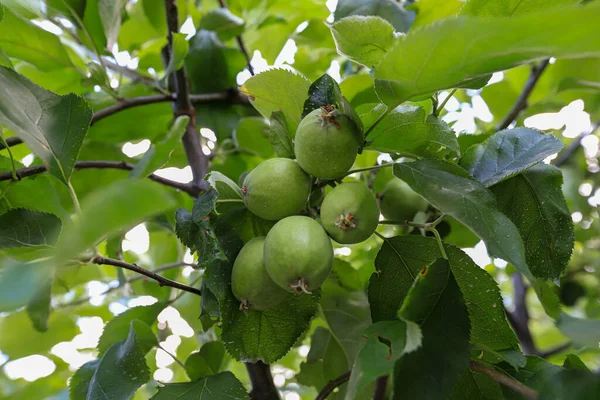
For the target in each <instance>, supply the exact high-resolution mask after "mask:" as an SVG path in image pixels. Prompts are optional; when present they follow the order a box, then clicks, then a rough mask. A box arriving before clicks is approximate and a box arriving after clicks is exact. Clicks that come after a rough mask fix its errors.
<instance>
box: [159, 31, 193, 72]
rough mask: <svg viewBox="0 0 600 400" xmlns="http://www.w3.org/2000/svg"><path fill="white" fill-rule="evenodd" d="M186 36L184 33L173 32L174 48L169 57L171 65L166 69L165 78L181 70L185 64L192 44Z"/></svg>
mask: <svg viewBox="0 0 600 400" xmlns="http://www.w3.org/2000/svg"><path fill="white" fill-rule="evenodd" d="M185 37H186V35H185V34H183V33H174V34H173V50H172V53H171V58H170V59H169V65H167V68H166V69H165V73H164V79H165V80H166V79H167V77H168V76H169V75H170V74H171V73H172V72H175V71H179V70H180V69H181V67H183V65H184V62H185V58H186V57H187V55H188V52H189V51H190V44H189V43H188V41H187V40H185Z"/></svg>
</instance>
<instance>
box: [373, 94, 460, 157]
mask: <svg viewBox="0 0 600 400" xmlns="http://www.w3.org/2000/svg"><path fill="white" fill-rule="evenodd" d="M368 139H369V140H372V141H373V143H372V144H371V146H372V148H373V149H375V150H379V151H383V152H387V153H401V154H408V155H412V156H419V157H435V158H444V157H446V156H447V155H451V156H456V155H460V148H459V146H458V141H457V140H456V134H455V133H454V131H453V130H452V128H450V127H449V126H448V124H446V123H445V122H444V121H442V120H439V119H437V118H436V117H434V116H433V115H431V114H429V115H428V114H427V112H425V110H424V109H423V108H422V107H419V106H400V107H398V108H396V109H395V110H394V111H392V112H391V113H390V114H389V115H388V116H387V117H385V119H383V120H382V121H381V123H379V124H378V125H377V126H376V127H375V128H374V129H373V131H372V132H371V133H370V135H369V137H368Z"/></svg>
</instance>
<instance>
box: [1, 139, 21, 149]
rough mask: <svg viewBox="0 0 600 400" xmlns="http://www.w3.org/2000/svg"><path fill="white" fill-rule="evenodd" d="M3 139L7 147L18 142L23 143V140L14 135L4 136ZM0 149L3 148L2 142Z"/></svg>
mask: <svg viewBox="0 0 600 400" xmlns="http://www.w3.org/2000/svg"><path fill="white" fill-rule="evenodd" d="M5 140H6V144H7V145H8V147H12V146H16V145H18V144H21V143H23V141H22V140H21V139H20V138H18V137H16V136H11V137H9V138H6V139H5ZM0 150H4V143H0Z"/></svg>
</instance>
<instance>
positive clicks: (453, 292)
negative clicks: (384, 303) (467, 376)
mask: <svg viewBox="0 0 600 400" xmlns="http://www.w3.org/2000/svg"><path fill="white" fill-rule="evenodd" d="M398 315H399V316H400V317H402V318H405V319H408V320H412V321H414V322H419V323H420V326H421V330H422V332H423V343H422V346H421V347H420V348H418V349H417V350H416V351H414V352H412V353H408V354H406V355H404V356H403V357H402V358H400V360H398V362H397V363H396V366H395V368H394V393H395V396H402V398H406V399H413V398H414V399H422V398H432V399H442V398H447V397H448V396H449V395H450V394H451V393H452V390H453V388H454V386H455V385H456V383H457V382H458V380H459V379H460V377H461V376H462V374H463V373H464V372H465V371H467V370H468V368H469V328H470V322H469V314H468V312H467V307H466V306H465V301H464V299H463V296H462V293H461V292H460V289H459V287H458V284H457V283H456V280H455V279H454V275H453V274H452V272H451V270H450V265H449V263H448V261H447V260H443V259H438V260H437V261H436V262H434V263H433V264H431V265H430V266H429V267H427V269H424V270H421V272H420V273H419V276H418V277H417V278H416V280H415V282H414V285H413V286H412V288H411V290H410V291H409V292H408V294H407V295H406V299H405V301H404V303H403V304H402V308H401V309H400V311H399V312H398ZM449 321H451V323H449Z"/></svg>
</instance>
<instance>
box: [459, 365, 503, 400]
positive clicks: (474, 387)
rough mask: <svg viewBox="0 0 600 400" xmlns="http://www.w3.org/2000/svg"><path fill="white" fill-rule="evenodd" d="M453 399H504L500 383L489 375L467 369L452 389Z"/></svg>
mask: <svg viewBox="0 0 600 400" xmlns="http://www.w3.org/2000/svg"><path fill="white" fill-rule="evenodd" d="M450 398H451V399H452V400H465V399H468V400H502V399H504V396H503V395H502V389H501V388H500V384H499V383H498V382H496V381H495V380H493V379H492V378H490V377H489V376H487V375H483V374H480V373H478V372H474V371H471V370H468V371H465V372H464V373H463V375H462V376H461V377H460V379H459V380H458V383H457V384H456V386H455V387H454V389H453V390H452V396H451V397H450Z"/></svg>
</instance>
